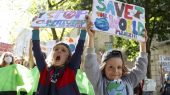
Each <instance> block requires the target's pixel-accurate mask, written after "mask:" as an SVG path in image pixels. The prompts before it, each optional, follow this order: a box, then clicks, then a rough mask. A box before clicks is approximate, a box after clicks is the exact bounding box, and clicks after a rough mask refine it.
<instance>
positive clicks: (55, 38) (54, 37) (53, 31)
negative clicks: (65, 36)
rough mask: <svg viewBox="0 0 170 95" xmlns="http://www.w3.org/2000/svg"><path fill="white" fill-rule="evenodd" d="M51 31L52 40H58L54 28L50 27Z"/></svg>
mask: <svg viewBox="0 0 170 95" xmlns="http://www.w3.org/2000/svg"><path fill="white" fill-rule="evenodd" d="M51 31H52V34H53V40H56V41H58V36H57V33H56V31H55V28H51Z"/></svg>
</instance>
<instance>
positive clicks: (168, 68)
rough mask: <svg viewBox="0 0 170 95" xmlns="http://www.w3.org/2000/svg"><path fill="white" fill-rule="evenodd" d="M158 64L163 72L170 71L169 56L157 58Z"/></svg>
mask: <svg viewBox="0 0 170 95" xmlns="http://www.w3.org/2000/svg"><path fill="white" fill-rule="evenodd" d="M159 62H160V64H161V65H162V68H163V69H164V70H165V71H170V56H164V55H160V56H159Z"/></svg>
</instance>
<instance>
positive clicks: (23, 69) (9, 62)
mask: <svg viewBox="0 0 170 95" xmlns="http://www.w3.org/2000/svg"><path fill="white" fill-rule="evenodd" d="M86 20H87V26H86V28H85V29H80V36H79V40H78V44H77V46H76V49H75V52H74V53H72V52H71V50H70V47H69V45H68V44H67V43H65V42H62V41H59V42H57V43H56V44H55V45H54V46H53V48H52V50H51V52H50V54H49V55H46V54H45V53H44V52H43V51H41V47H40V36H39V34H40V32H39V31H40V30H39V28H38V27H33V30H32V39H31V41H32V42H31V43H32V47H31V49H32V51H33V57H34V58H35V61H33V63H34V66H32V67H31V68H28V67H29V62H25V61H24V60H23V58H22V57H16V56H14V55H13V54H12V53H10V52H5V53H4V54H3V55H2V56H1V63H0V76H1V78H0V82H1V83H0V95H16V94H18V95H134V88H135V87H136V86H137V85H138V84H139V82H140V81H141V80H143V79H144V78H145V76H146V73H147V63H148V62H147V53H146V41H147V35H146V34H147V33H146V30H145V42H140V51H139V52H140V53H139V57H138V58H137V60H136V64H135V67H133V68H132V69H131V70H128V69H127V67H126V66H125V63H124V60H123V55H122V52H121V51H119V50H113V49H112V50H108V51H106V52H105V53H104V54H103V55H102V60H101V63H100V62H99V61H98V59H97V54H96V52H95V46H94V37H95V32H96V31H95V30H93V28H92V27H93V24H92V22H91V19H90V17H89V16H86ZM86 35H88V45H87V47H84V43H85V40H86ZM84 48H86V49H87V50H86V51H85V52H84V53H85V63H84V65H82V66H83V68H84V70H82V69H80V65H81V63H82V60H81V59H82V54H83V51H84ZM47 56H48V57H47ZM34 58H32V60H33V59H34ZM26 63H27V64H26ZM23 65H25V66H23ZM3 74H5V75H3ZM2 76H4V77H3V78H2ZM9 76H11V77H9ZM2 82H3V83H2ZM84 82H85V83H84ZM82 86H84V87H82ZM164 95H167V94H164Z"/></svg>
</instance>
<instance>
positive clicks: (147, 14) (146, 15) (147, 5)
mask: <svg viewBox="0 0 170 95" xmlns="http://www.w3.org/2000/svg"><path fill="white" fill-rule="evenodd" d="M149 3H150V0H145V18H146V19H145V20H146V24H145V27H146V29H147V30H149V26H150V25H149V12H150V7H149ZM148 37H149V31H148ZM151 40H152V39H150V38H148V40H147V44H146V51H147V53H148V68H147V77H148V78H151V51H150V46H151Z"/></svg>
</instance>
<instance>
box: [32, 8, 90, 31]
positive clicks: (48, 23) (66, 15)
mask: <svg viewBox="0 0 170 95" xmlns="http://www.w3.org/2000/svg"><path fill="white" fill-rule="evenodd" d="M86 15H88V10H79V11H63V10H58V11H47V12H42V13H40V14H39V17H38V18H37V19H36V20H35V21H33V22H32V27H50V28H82V27H86V20H85V16H86Z"/></svg>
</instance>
